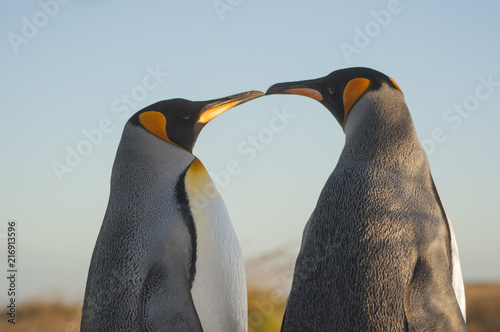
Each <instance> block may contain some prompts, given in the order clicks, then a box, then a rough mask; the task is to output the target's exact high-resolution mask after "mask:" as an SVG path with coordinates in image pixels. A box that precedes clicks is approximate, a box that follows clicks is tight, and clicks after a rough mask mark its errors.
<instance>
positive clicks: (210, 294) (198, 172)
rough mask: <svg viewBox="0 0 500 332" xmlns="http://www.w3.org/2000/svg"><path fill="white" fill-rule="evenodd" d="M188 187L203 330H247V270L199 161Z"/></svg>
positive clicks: (194, 291)
mask: <svg viewBox="0 0 500 332" xmlns="http://www.w3.org/2000/svg"><path fill="white" fill-rule="evenodd" d="M185 185H186V192H187V196H188V199H189V205H190V208H191V213H192V215H193V220H194V224H195V228H196V235H197V246H196V275H195V278H194V282H193V288H192V289H191V294H192V296H193V301H194V304H195V307H196V310H197V312H198V316H199V318H200V321H201V324H202V326H203V329H204V331H208V332H210V331H221V332H222V331H246V329H247V295H246V278H245V267H244V263H243V256H242V254H241V249H240V246H239V242H238V239H237V237H236V234H235V232H234V229H233V226H232V224H231V220H230V219H229V215H228V213H227V209H226V206H225V204H224V202H223V200H222V198H221V197H220V195H219V193H218V191H217V189H216V187H215V185H214V183H213V182H212V180H211V179H210V176H209V175H208V173H207V172H206V170H205V168H204V167H203V164H202V163H201V162H200V161H199V160H198V159H195V161H194V162H193V164H192V165H191V166H190V168H189V169H188V171H187V173H186V180H185Z"/></svg>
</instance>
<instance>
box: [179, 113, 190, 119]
mask: <svg viewBox="0 0 500 332" xmlns="http://www.w3.org/2000/svg"><path fill="white" fill-rule="evenodd" d="M181 118H182V119H184V120H189V119H190V118H191V115H189V114H185V115H182V116H181Z"/></svg>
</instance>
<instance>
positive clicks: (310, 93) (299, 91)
mask: <svg viewBox="0 0 500 332" xmlns="http://www.w3.org/2000/svg"><path fill="white" fill-rule="evenodd" d="M285 92H286V93H291V94H294V95H301V96H306V97H309V98H312V99H314V100H317V101H322V100H323V96H322V95H321V93H320V92H319V91H318V90H315V89H311V88H292V89H287V90H285Z"/></svg>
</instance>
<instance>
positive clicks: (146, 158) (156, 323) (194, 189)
mask: <svg viewBox="0 0 500 332" xmlns="http://www.w3.org/2000/svg"><path fill="white" fill-rule="evenodd" d="M262 95H263V93H262V92H258V91H249V92H245V93H241V94H237V95H233V96H229V97H225V98H221V99H217V100H210V101H203V102H192V101H189V100H185V99H172V100H165V101H161V102H158V103H155V104H153V105H150V106H148V107H146V108H144V109H142V110H141V111H139V112H137V113H136V114H135V115H133V116H132V117H131V118H130V119H129V121H128V122H127V123H126V125H125V128H124V130H123V135H122V138H121V141H120V144H119V147H118V151H117V154H116V158H115V162H114V165H113V170H112V175H111V190H110V197H109V201H108V207H107V210H106V213H105V216H104V221H103V223H102V226H101V229H100V232H99V236H98V238H97V242H96V245H95V248H94V252H93V254H92V259H91V263H90V268H89V273H88V279H87V286H86V290H85V298H84V304H83V312H82V322H81V331H82V332H100V331H102V332H110V331H205V332H207V331H208V332H210V331H215V332H222V331H227V332H234V331H246V330H247V298H246V296H247V294H246V278H245V269H244V263H243V257H242V253H241V249H240V246H239V243H238V240H237V237H236V234H235V232H234V229H233V227H232V224H231V221H230V219H229V215H228V213H227V210H226V207H225V205H224V202H223V201H222V199H221V197H220V196H219V193H218V192H217V189H216V187H215V185H214V183H213V182H212V181H211V179H210V176H209V175H208V173H207V171H206V170H205V168H204V166H203V164H202V163H201V162H200V160H198V159H197V158H196V157H195V156H194V155H193V154H192V149H193V146H194V144H195V141H196V138H197V137H198V134H199V133H200V131H201V129H202V128H203V127H204V126H205V125H206V124H207V123H208V122H209V121H210V120H212V119H213V118H215V117H216V116H218V115H219V114H221V113H223V112H225V111H226V110H228V109H230V108H232V107H234V106H236V105H239V104H242V103H244V102H247V101H249V100H252V99H255V98H257V97H260V96H262Z"/></svg>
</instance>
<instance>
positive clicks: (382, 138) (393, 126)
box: [341, 85, 426, 164]
mask: <svg viewBox="0 0 500 332" xmlns="http://www.w3.org/2000/svg"><path fill="white" fill-rule="evenodd" d="M344 130H345V134H346V141H345V146H344V150H343V152H342V157H344V158H355V159H356V160H358V161H366V162H370V163H374V164H377V163H378V162H380V163H384V164H387V161H388V160H389V161H391V162H392V163H408V162H410V163H411V162H414V161H415V158H417V159H418V160H421V159H422V157H424V158H426V157H425V152H424V150H423V147H422V145H421V144H420V142H419V140H418V137H417V133H416V130H415V127H414V125H413V121H412V118H411V115H410V112H409V110H408V107H407V106H406V103H405V102H404V97H403V95H402V94H401V93H400V92H399V91H397V90H395V89H392V88H390V87H388V86H386V85H384V86H382V87H381V88H380V89H379V90H377V91H373V92H368V93H367V94H366V95H365V96H363V97H362V98H361V99H360V100H359V101H358V102H357V103H356V104H355V105H354V107H353V108H352V110H351V112H350V113H349V116H348V118H347V120H346V123H345V127H344ZM422 154H423V155H422ZM342 157H341V158H342Z"/></svg>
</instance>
